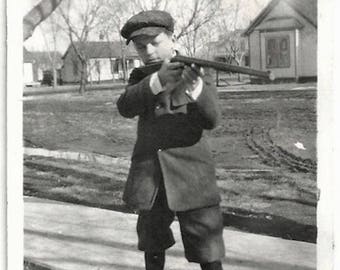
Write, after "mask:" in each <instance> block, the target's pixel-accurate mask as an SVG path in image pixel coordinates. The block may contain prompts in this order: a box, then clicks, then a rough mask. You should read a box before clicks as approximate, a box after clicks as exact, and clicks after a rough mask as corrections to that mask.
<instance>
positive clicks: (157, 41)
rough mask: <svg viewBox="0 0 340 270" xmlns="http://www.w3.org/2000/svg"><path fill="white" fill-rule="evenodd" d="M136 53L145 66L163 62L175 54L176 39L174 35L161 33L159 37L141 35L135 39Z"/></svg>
mask: <svg viewBox="0 0 340 270" xmlns="http://www.w3.org/2000/svg"><path fill="white" fill-rule="evenodd" d="M133 44H134V45H135V48H136V51H137V53H138V55H139V57H140V58H141V59H142V61H143V62H144V64H146V65H147V64H151V63H153V62H159V61H163V60H164V59H166V58H171V57H172V56H173V53H174V44H175V39H174V37H173V36H172V35H168V34H166V33H163V32H162V33H160V34H158V35H157V36H151V37H150V36H145V35H140V36H137V37H135V38H134V39H133Z"/></svg>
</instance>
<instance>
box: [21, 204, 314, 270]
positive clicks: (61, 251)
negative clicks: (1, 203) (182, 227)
mask: <svg viewBox="0 0 340 270" xmlns="http://www.w3.org/2000/svg"><path fill="white" fill-rule="evenodd" d="M24 200H25V208H24V211H25V220H24V222H25V225H24V229H25V230H24V241H25V251H24V253H25V259H27V260H28V261H32V262H34V263H37V264H42V265H45V266H48V267H49V268H51V269H65V270H66V269H69V270H78V269H79V270H80V269H81V270H87V269H95V270H99V269H100V270H104V269H105V270H106V269H112V270H113V269H114V270H123V269H124V270H128V269H130V270H138V269H140V270H142V269H144V267H143V265H144V260H143V253H142V252H140V251H138V250H137V247H136V242H137V239H136V232H135V226H136V220H137V216H136V215H132V214H124V213H119V212H114V211H109V210H103V209H98V208H91V207H86V206H80V205H74V204H68V203H62V202H56V201H50V200H43V199H37V198H33V197H25V198H24ZM172 228H173V231H174V235H175V239H176V241H177V243H176V245H175V246H174V247H172V248H171V249H169V250H168V252H167V261H166V267H165V269H167V270H170V269H172V270H175V269H176V270H184V269H186V270H195V269H196V270H199V269H200V268H199V266H198V265H196V264H190V263H188V262H187V261H186V260H185V259H184V255H183V246H182V243H181V237H180V232H179V226H178V223H177V222H174V223H173V225H172ZM224 239H225V244H226V257H225V259H224V260H223V264H224V269H225V270H250V269H252V270H254V269H261V270H289V269H294V270H311V269H316V245H315V244H310V243H304V242H297V241H289V240H283V239H279V238H274V237H268V236H262V235H256V234H250V233H244V232H238V231H233V230H229V229H225V230H224Z"/></svg>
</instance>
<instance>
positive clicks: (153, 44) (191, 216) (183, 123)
mask: <svg viewBox="0 0 340 270" xmlns="http://www.w3.org/2000/svg"><path fill="white" fill-rule="evenodd" d="M173 31H174V21H173V18H172V17H171V15H170V14H169V13H167V12H164V11H157V10H152V11H143V12H141V13H139V14H137V15H134V16H133V17H131V18H130V19H129V20H128V21H127V23H126V24H125V25H124V27H123V28H122V30H121V35H122V36H123V37H124V38H126V39H127V44H128V43H129V42H130V41H131V40H132V42H133V44H134V46H135V48H136V50H137V52H138V54H139V56H140V58H141V59H142V61H143V62H144V64H145V67H141V68H136V69H134V70H133V71H132V73H131V76H130V78H129V83H128V86H127V87H126V89H125V92H124V93H123V94H122V95H121V96H120V97H119V99H118V101H117V106H118V110H119V112H120V114H121V115H122V116H124V117H127V118H132V117H135V116H138V117H139V119H138V128H137V141H136V144H135V147H134V150H133V154H132V162H131V168H130V172H129V176H128V179H127V183H126V186H125V190H124V195H123V199H124V201H125V202H126V203H127V204H128V205H130V206H132V207H134V208H136V209H138V210H139V216H138V222H137V234H138V248H139V249H140V250H142V251H144V252H145V253H144V254H145V267H146V270H162V269H164V263H165V250H166V249H167V248H169V247H171V246H172V245H173V244H174V238H173V235H172V232H171V229H170V225H171V223H172V221H173V220H174V217H175V215H177V217H178V220H179V223H180V228H181V234H182V240H183V244H184V248H185V256H186V258H187V260H188V261H190V262H196V263H199V264H200V265H201V269H203V270H221V269H222V264H221V258H222V257H223V256H224V244H223V238H222V231H223V222H222V215H221V211H220V207H219V202H220V197H219V194H218V189H217V185H216V180H215V171H214V165H213V160H212V157H211V155H210V152H209V150H208V146H207V143H206V141H205V140H204V138H203V137H202V133H203V130H204V129H212V128H214V127H215V126H216V125H217V122H218V120H219V118H220V115H221V114H220V110H219V107H218V103H217V102H218V100H217V93H216V88H215V87H214V84H213V82H212V80H211V78H210V77H209V76H207V75H205V74H204V70H203V69H202V68H199V67H197V66H195V65H193V66H191V67H185V66H184V65H183V64H182V63H176V62H175V63H171V62H170V61H169V59H170V58H171V57H173V56H174V55H176V52H175V50H174V45H175V39H174V35H173ZM159 61H163V63H162V65H161V67H160V68H159V66H158V68H149V67H153V65H151V64H153V63H158V62H159ZM156 66H157V65H156ZM164 106H170V107H169V108H166V109H165V108H164Z"/></svg>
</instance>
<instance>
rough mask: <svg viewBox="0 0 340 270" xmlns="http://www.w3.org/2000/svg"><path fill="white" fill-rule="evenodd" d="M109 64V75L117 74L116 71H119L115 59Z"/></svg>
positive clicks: (117, 62)
mask: <svg viewBox="0 0 340 270" xmlns="http://www.w3.org/2000/svg"><path fill="white" fill-rule="evenodd" d="M110 63H111V73H112V74H115V73H118V71H119V61H117V59H111V60H110Z"/></svg>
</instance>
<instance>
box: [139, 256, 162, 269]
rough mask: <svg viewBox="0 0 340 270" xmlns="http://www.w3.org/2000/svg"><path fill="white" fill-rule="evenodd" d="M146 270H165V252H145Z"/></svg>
mask: <svg viewBox="0 0 340 270" xmlns="http://www.w3.org/2000/svg"><path fill="white" fill-rule="evenodd" d="M144 259H145V269H146V270H163V269H164V263H165V252H145V253H144Z"/></svg>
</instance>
